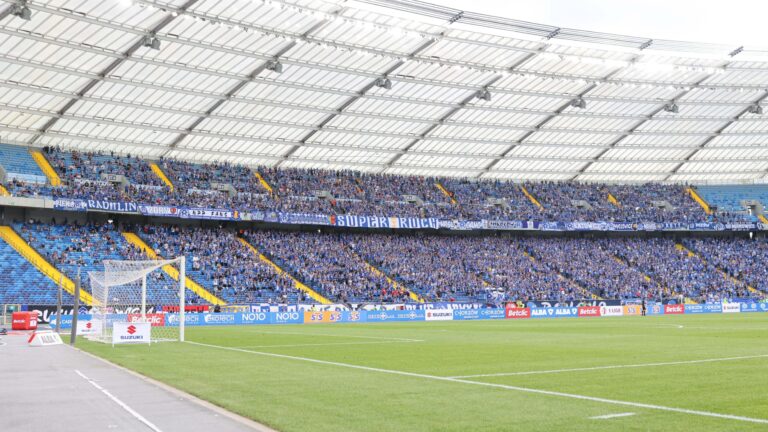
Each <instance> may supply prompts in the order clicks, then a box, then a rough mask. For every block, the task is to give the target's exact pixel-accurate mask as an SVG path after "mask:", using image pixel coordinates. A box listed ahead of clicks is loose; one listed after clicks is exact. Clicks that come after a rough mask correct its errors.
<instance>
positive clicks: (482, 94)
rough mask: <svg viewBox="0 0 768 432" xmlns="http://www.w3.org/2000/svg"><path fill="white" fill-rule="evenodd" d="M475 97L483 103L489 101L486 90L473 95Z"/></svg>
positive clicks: (488, 94) (489, 95) (488, 93)
mask: <svg viewBox="0 0 768 432" xmlns="http://www.w3.org/2000/svg"><path fill="white" fill-rule="evenodd" d="M475 97H476V98H478V99H480V100H484V101H488V102H490V101H491V93H490V92H489V91H488V90H485V89H483V90H479V91H478V92H477V93H476V94H475Z"/></svg>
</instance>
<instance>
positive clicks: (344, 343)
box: [240, 340, 423, 348]
mask: <svg viewBox="0 0 768 432" xmlns="http://www.w3.org/2000/svg"><path fill="white" fill-rule="evenodd" d="M417 342H423V341H420V340H413V341H409V340H407V341H401V340H390V341H386V340H385V341H371V342H329V343H316V344H292V345H247V346H243V347H240V348H294V347H313V346H336V345H381V344H391V343H417Z"/></svg>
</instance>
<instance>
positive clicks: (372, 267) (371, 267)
mask: <svg viewBox="0 0 768 432" xmlns="http://www.w3.org/2000/svg"><path fill="white" fill-rule="evenodd" d="M346 248H347V249H348V250H349V251H350V253H352V254H353V255H355V256H356V257H358V258H359V259H360V261H362V262H363V263H364V264H365V267H366V268H367V269H368V271H370V272H371V273H373V274H375V275H376V276H380V277H383V278H384V279H386V280H387V282H389V284H390V285H392V286H393V287H395V288H397V289H399V290H401V291H405V292H407V293H408V297H410V298H411V300H413V301H417V302H419V303H424V298H423V297H421V296H420V295H418V294H417V293H415V292H414V291H412V290H411V289H409V288H408V287H406V286H405V285H403V284H401V283H400V282H398V281H396V280H394V279H392V278H391V277H389V275H387V274H386V273H384V272H383V271H382V270H381V269H379V268H378V267H376V266H375V265H373V264H371V263H369V262H368V260H366V259H364V258H363V257H361V256H360V254H358V253H357V252H356V251H355V250H354V249H352V248H351V247H349V246H348V245H347V246H346ZM484 282H485V281H484Z"/></svg>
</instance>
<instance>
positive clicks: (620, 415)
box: [590, 412, 635, 420]
mask: <svg viewBox="0 0 768 432" xmlns="http://www.w3.org/2000/svg"><path fill="white" fill-rule="evenodd" d="M633 415H635V413H631V412H626V413H618V414H606V415H600V416H594V417H590V419H592V420H608V419H612V418H619V417H629V416H633Z"/></svg>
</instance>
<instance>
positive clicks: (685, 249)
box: [675, 243, 768, 297]
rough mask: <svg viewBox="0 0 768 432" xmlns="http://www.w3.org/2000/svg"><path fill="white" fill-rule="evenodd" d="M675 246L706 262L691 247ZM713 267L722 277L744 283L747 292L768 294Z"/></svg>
mask: <svg viewBox="0 0 768 432" xmlns="http://www.w3.org/2000/svg"><path fill="white" fill-rule="evenodd" d="M675 248H677V249H678V250H680V251H683V252H685V253H687V254H688V256H689V257H696V258H698V259H699V260H701V262H703V263H704V264H706V263H707V260H706V259H705V258H704V257H703V256H701V255H699V254H698V253H697V252H695V251H693V250H691V249H688V248H687V247H685V245H683V244H682V243H677V244H675ZM714 267H715V268H716V269H717V272H718V273H720V274H721V275H722V276H723V279H727V280H730V281H732V282H735V283H740V284H744V286H746V287H747V289H748V290H749V292H751V293H752V294H755V295H758V296H761V297H762V296H763V295H765V294H768V293H765V292H763V291H760V290H759V289H757V288H755V287H753V286H751V285H750V284H748V283H746V282H744V281H743V280H741V279H739V278H737V277H734V276H731V275H729V274H728V273H727V272H726V271H725V270H723V269H722V268H720V266H717V265H716V266H714Z"/></svg>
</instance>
